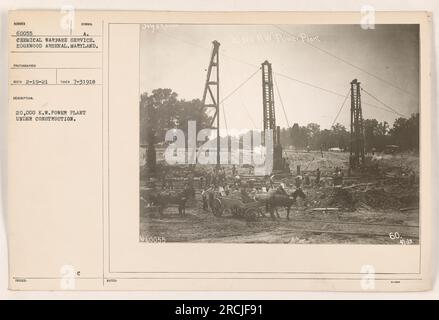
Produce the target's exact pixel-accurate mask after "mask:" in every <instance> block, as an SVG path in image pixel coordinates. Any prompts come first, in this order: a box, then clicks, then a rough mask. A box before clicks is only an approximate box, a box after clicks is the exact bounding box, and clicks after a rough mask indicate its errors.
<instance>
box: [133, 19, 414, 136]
mask: <svg viewBox="0 0 439 320" xmlns="http://www.w3.org/2000/svg"><path fill="white" fill-rule="evenodd" d="M279 27H280V28H281V29H282V30H280V29H278V28H277V27H276V26H268V25H267V26H256V25H255V26H249V25H248V26H236V25H225V26H220V25H212V26H206V25H202V26H196V25H167V26H163V25H159V26H156V27H155V28H154V29H152V28H151V27H147V28H142V31H141V41H140V43H141V59H140V61H141V63H140V68H141V70H140V74H141V78H140V88H141V91H142V92H148V93H150V92H151V91H152V90H153V89H155V88H171V89H172V90H173V91H175V92H177V93H178V95H179V97H180V98H182V99H186V100H191V99H196V98H198V99H201V98H202V94H203V89H204V83H205V80H206V70H207V66H208V63H209V58H210V53H211V50H212V44H211V43H212V41H213V40H217V41H219V42H220V43H221V46H220V99H223V98H225V97H226V96H227V95H228V94H229V93H231V92H232V91H233V90H234V89H235V88H237V87H238V86H239V85H240V84H241V83H242V82H243V81H245V80H246V79H247V78H248V77H249V76H250V75H251V74H252V73H254V72H255V71H256V70H257V68H259V67H260V65H261V63H262V62H263V61H264V60H268V61H269V62H271V63H272V66H273V72H275V79H276V81H277V84H278V87H279V91H280V96H281V98H282V101H283V103H284V106H285V109H286V114H287V119H288V121H289V123H290V125H291V126H292V125H293V123H296V122H297V123H299V124H300V125H306V124H308V123H310V122H315V123H318V124H320V125H321V127H322V128H329V127H330V126H331V124H332V122H333V121H334V119H335V117H336V115H337V113H338V110H339V109H340V107H341V105H342V102H343V100H344V96H345V95H346V94H347V93H348V90H349V88H350V82H351V81H352V79H354V78H357V79H358V80H359V81H360V82H361V84H362V87H363V88H364V89H365V90H366V91H368V92H369V93H371V94H372V95H373V96H375V97H376V98H378V99H379V100H381V101H382V102H384V103H385V104H387V105H388V106H390V107H391V108H393V109H395V110H396V111H397V112H398V113H401V114H404V115H410V114H411V113H413V112H418V110H419V78H418V73H419V45H418V41H419V38H418V27H417V26H415V25H377V26H376V28H375V29H374V30H363V29H361V27H360V26H358V25H332V26H327V25H283V26H279ZM308 43H309V44H308ZM310 44H311V45H310ZM313 46H314V47H313ZM315 47H318V48H320V49H322V50H325V51H327V52H328V53H329V54H328V53H324V52H322V51H321V50H319V49H317V48H315ZM334 56H335V57H334ZM341 60H344V61H345V62H343V61H341ZM352 65H355V66H357V67H359V68H361V69H363V70H366V71H367V73H366V72H364V71H361V70H359V69H357V68H355V67H354V66H352ZM368 73H369V74H368ZM287 77H288V78H290V79H288V78H287ZM377 77H378V78H381V79H383V80H379V79H377ZM291 78H294V79H297V80H299V81H302V82H306V83H309V84H311V85H305V84H303V83H301V82H299V81H293V80H292V79H291ZM316 87H320V88H323V89H327V90H329V91H331V92H332V93H329V92H327V91H324V90H322V89H319V88H316ZM395 87H397V88H395ZM398 88H399V89H398ZM335 93H338V94H339V95H336V94H335ZM362 102H363V117H364V118H376V119H378V120H379V121H388V122H389V123H390V124H393V122H394V119H395V118H397V117H399V116H398V115H397V114H395V113H393V112H388V111H385V110H382V109H379V108H376V106H378V107H380V108H383V109H386V107H385V106H383V105H382V104H381V103H380V102H378V101H376V100H375V99H373V98H372V97H370V96H368V95H366V94H365V93H364V92H363V95H362ZM369 104H372V105H374V106H371V105H369ZM349 107H350V100H348V101H347V102H346V104H345V107H344V108H343V110H342V112H341V114H340V116H339V117H338V119H337V122H340V123H342V124H343V125H345V126H347V127H348V126H349V119H350V115H349ZM275 108H276V118H277V124H278V125H280V126H281V127H286V126H287V120H286V118H285V116H284V113H283V110H282V106H281V101H280V98H279V95H278V94H277V92H276V89H275ZM224 110H225V115H226V120H227V125H228V128H229V129H231V128H235V129H256V128H259V129H260V128H261V127H262V87H261V72H260V71H259V72H258V73H257V74H256V75H255V76H254V77H253V78H251V79H250V80H249V81H248V82H247V83H246V84H245V85H244V86H243V87H242V88H241V89H239V90H238V91H237V92H236V93H235V94H233V95H232V96H231V97H230V98H228V99H226V100H225V101H224ZM221 112H222V109H221ZM220 121H221V126H224V115H221V117H220Z"/></svg>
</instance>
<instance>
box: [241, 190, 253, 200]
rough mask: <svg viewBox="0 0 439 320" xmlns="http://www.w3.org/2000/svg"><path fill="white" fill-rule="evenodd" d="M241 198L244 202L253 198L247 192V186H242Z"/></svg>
mask: <svg viewBox="0 0 439 320" xmlns="http://www.w3.org/2000/svg"><path fill="white" fill-rule="evenodd" d="M241 200H242V202H244V203H246V202H250V201H251V198H250V196H249V195H248V193H247V190H246V189H245V187H242V188H241Z"/></svg>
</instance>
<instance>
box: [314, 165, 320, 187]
mask: <svg viewBox="0 0 439 320" xmlns="http://www.w3.org/2000/svg"><path fill="white" fill-rule="evenodd" d="M315 182H316V185H317V186H318V185H319V184H320V168H317V170H316V181H315Z"/></svg>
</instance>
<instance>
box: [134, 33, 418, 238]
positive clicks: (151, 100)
mask: <svg viewBox="0 0 439 320" xmlns="http://www.w3.org/2000/svg"><path fill="white" fill-rule="evenodd" d="M139 28H140V39H139V41H140V61H139V65H140V70H139V79H140V83H139V94H140V96H139V219H140V220H139V227H140V230H139V241H140V242H145V243H146V242H147V243H151V242H171V243H172V242H183V243H200V242H201V243H240V244H243V243H263V244H378V245H380V244H383V245H384V244H386V245H389V244H395V245H412V244H419V174H420V169H419V168H420V163H419V152H420V150H419V137H420V109H419V104H420V99H419V95H420V92H419V87H420V78H419V62H420V61H419V56H420V52H419V51H420V45H419V42H420V39H419V32H420V30H419V25H417V24H404V25H402V24H376V25H373V26H364V25H361V24H356V25H351V24H349V25H346V24H345V25H342V24H340V25H300V24H290V25H285V24H282V25H256V24H255V25H227V24H223V25H205V24H141V25H139ZM133 125H134V124H133Z"/></svg>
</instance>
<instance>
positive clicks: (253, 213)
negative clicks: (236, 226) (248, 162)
mask: <svg viewBox="0 0 439 320" xmlns="http://www.w3.org/2000/svg"><path fill="white" fill-rule="evenodd" d="M244 216H245V219H246V220H248V221H255V220H256V218H257V216H258V211H257V210H256V209H254V208H250V209H247V210H245V213H244Z"/></svg>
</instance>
